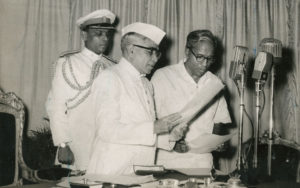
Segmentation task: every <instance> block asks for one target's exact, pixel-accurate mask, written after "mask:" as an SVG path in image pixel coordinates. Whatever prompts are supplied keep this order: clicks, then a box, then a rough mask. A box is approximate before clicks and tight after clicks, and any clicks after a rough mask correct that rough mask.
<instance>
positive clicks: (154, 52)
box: [132, 44, 161, 59]
mask: <svg viewBox="0 0 300 188" xmlns="http://www.w3.org/2000/svg"><path fill="white" fill-rule="evenodd" d="M132 45H133V46H136V47H138V48H142V49H144V50H147V51H148V53H149V56H152V55H153V54H155V56H156V57H157V58H158V59H159V58H160V57H161V52H160V51H159V49H157V48H152V47H146V46H140V45H137V44H132Z"/></svg>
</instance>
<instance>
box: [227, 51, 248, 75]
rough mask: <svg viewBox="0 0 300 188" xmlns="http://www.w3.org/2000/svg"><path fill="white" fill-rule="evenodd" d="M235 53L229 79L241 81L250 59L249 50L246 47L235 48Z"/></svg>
mask: <svg viewBox="0 0 300 188" xmlns="http://www.w3.org/2000/svg"><path fill="white" fill-rule="evenodd" d="M233 50H234V53H233V57H232V59H233V60H232V61H231V64H230V69H229V77H230V78H231V79H233V80H240V79H241V77H242V74H244V67H245V66H246V61H247V58H248V48H247V47H244V46H235V47H234V48H233Z"/></svg>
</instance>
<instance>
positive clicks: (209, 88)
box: [179, 80, 224, 123]
mask: <svg viewBox="0 0 300 188" xmlns="http://www.w3.org/2000/svg"><path fill="white" fill-rule="evenodd" d="M223 88H224V85H223V83H222V82H221V81H219V80H207V81H206V82H205V83H204V85H203V86H201V88H199V89H198V91H197V93H196V94H195V95H194V97H193V98H192V99H191V100H190V101H189V102H188V103H187V104H186V105H185V106H184V107H183V108H182V109H181V110H180V112H179V113H180V114H181V116H182V119H183V122H186V123H187V122H189V121H190V120H191V119H193V118H194V117H195V115H197V113H199V112H200V111H201V110H202V109H203V108H204V107H205V106H206V105H207V104H208V103H209V102H210V101H211V100H212V99H213V98H214V97H215V96H216V95H217V94H218V93H219V92H220V91H221V90H222V89H223Z"/></svg>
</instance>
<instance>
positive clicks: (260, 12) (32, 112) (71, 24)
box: [0, 0, 300, 169]
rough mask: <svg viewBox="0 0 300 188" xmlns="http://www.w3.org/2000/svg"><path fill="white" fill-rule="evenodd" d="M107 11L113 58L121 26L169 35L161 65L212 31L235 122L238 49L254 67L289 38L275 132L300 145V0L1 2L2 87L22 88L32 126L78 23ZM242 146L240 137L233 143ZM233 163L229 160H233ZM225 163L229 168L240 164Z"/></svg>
mask: <svg viewBox="0 0 300 188" xmlns="http://www.w3.org/2000/svg"><path fill="white" fill-rule="evenodd" d="M100 8H107V9H110V10H111V11H112V12H114V13H116V14H117V15H118V26H117V32H116V35H115V39H114V45H113V48H112V50H111V54H110V55H111V56H112V57H113V58H114V59H116V60H118V59H120V57H121V50H120V38H121V28H122V27H124V26H126V25H128V24H130V23H132V22H136V21H139V22H147V23H151V24H154V25H157V26H158V27H160V28H162V29H163V30H165V31H166V33H167V39H166V40H165V41H167V42H166V43H165V44H164V46H163V49H162V50H163V52H164V53H165V55H164V58H162V59H161V60H160V62H158V64H160V65H161V66H163V65H168V64H175V63H177V62H178V61H179V60H180V59H182V58H184V47H185V40H186V36H187V34H188V33H189V32H190V31H193V30H196V29H209V30H211V31H212V32H213V33H214V34H215V35H216V36H217V38H218V44H219V46H218V51H217V56H218V57H217V59H218V61H217V63H216V65H214V67H213V71H214V73H215V74H217V75H218V76H219V77H220V78H221V79H222V80H223V81H224V83H225V84H226V85H227V91H228V93H227V96H226V97H227V102H228V104H229V109H230V112H231V115H232V118H233V122H234V124H235V125H236V124H237V122H238V120H239V96H238V93H237V89H236V88H235V85H234V83H233V82H232V80H231V79H230V78H229V76H228V72H229V67H230V61H231V59H232V53H233V47H234V46H235V45H241V46H246V47H247V48H248V49H249V65H250V67H251V64H252V66H253V63H254V59H255V57H256V54H257V52H258V46H259V42H260V41H261V40H262V39H263V38H265V37H273V38H276V39H279V40H280V41H282V44H283V47H284V48H283V58H282V60H281V63H280V64H278V65H276V77H275V95H274V117H275V125H274V126H275V130H276V131H278V132H279V133H280V134H281V136H282V137H283V138H285V139H288V140H291V141H295V142H297V143H299V142H300V140H299V138H300V118H299V117H300V110H299V102H300V101H299V100H300V96H299V93H300V92H299V91H300V83H299V80H300V47H299V45H300V44H299V43H300V2H299V1H298V0H85V1H83V0H23V1H19V0H0V24H1V29H0V87H1V88H2V89H4V90H5V91H7V92H8V91H12V92H15V93H16V94H17V95H18V96H19V97H20V98H22V100H23V101H24V103H25V105H26V107H27V114H28V117H27V120H28V122H27V123H28V129H29V130H32V129H38V128H40V127H41V121H42V118H43V117H45V116H46V113H45V108H44V103H45V100H46V97H47V94H48V91H49V89H50V85H51V75H52V72H53V70H52V67H53V66H52V64H53V62H54V61H55V60H56V59H57V57H58V56H59V54H60V53H62V52H63V51H69V50H78V49H80V48H81V47H82V45H83V44H82V41H81V38H80V31H79V29H78V28H77V26H76V24H75V23H76V20H77V19H78V18H79V17H81V16H82V15H85V14H87V13H89V12H91V11H93V10H96V9H100ZM250 73H251V71H248V72H247V83H246V90H245V106H246V110H247V112H248V114H249V115H250V117H251V118H252V119H253V118H254V114H255V90H254V81H253V80H252V79H251V75H250ZM269 88H270V83H269V82H267V84H266V85H265V89H264V91H265V95H266V101H265V108H264V111H263V114H262V123H261V129H260V130H261V131H260V134H262V133H263V132H264V131H265V130H267V129H268V124H269V111H270V107H269V105H270V102H269V99H270V98H269V94H270V89H269ZM252 131H253V129H252V127H251V124H250V121H249V120H248V119H247V118H244V138H245V140H246V139H248V138H249V137H251V135H252ZM232 143H233V144H236V140H233V141H232ZM227 164H228V163H227ZM233 167H234V164H233V163H231V166H225V168H226V169H230V168H233Z"/></svg>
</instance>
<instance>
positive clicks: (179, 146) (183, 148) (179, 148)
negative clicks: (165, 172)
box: [174, 140, 189, 153]
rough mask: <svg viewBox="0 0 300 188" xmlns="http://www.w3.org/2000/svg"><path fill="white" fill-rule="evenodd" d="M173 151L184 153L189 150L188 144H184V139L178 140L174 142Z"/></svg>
mask: <svg viewBox="0 0 300 188" xmlns="http://www.w3.org/2000/svg"><path fill="white" fill-rule="evenodd" d="M174 151H176V152H178V153H186V152H188V151H189V146H188V145H187V144H186V142H185V141H184V140H179V141H177V142H176V144H175V146H174Z"/></svg>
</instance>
